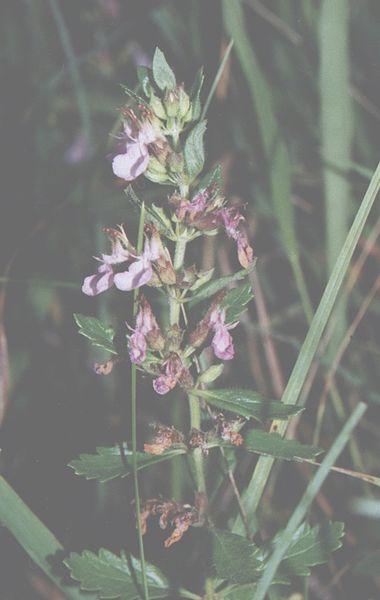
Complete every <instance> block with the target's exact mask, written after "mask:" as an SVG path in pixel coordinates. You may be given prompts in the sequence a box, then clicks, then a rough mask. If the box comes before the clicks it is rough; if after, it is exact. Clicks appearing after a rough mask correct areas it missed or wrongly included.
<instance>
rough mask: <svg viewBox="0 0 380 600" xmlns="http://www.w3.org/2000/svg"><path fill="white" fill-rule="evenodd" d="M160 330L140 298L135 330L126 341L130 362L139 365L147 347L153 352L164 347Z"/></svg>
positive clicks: (146, 305)
mask: <svg viewBox="0 0 380 600" xmlns="http://www.w3.org/2000/svg"><path fill="white" fill-rule="evenodd" d="M164 343H165V342H164V338H163V337H162V334H161V331H160V328H159V326H158V324H157V321H156V318H155V316H154V314H153V312H152V309H151V306H150V304H149V302H148V301H147V300H146V298H145V296H143V295H141V297H140V309H139V312H138V313H137V316H136V328H135V329H134V331H133V334H132V335H131V336H130V338H129V341H128V348H129V357H130V359H131V362H133V363H135V364H137V365H139V364H141V363H143V362H144V360H145V358H146V351H147V349H148V346H149V347H151V348H153V349H154V350H158V349H162V347H163V345H164Z"/></svg>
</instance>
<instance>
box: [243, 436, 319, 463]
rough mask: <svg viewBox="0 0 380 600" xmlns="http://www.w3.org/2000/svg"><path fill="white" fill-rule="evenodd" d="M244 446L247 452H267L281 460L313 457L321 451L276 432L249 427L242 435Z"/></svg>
mask: <svg viewBox="0 0 380 600" xmlns="http://www.w3.org/2000/svg"><path fill="white" fill-rule="evenodd" d="M244 447H245V449H246V450H248V451H249V452H257V453H258V454H267V455H270V456H274V457H275V458H281V459H283V460H295V459H297V458H298V459H299V458H304V459H308V460H310V459H313V458H315V457H316V456H318V454H321V453H322V452H323V450H322V448H318V447H317V446H308V445H306V444H300V442H297V441H296V440H285V439H284V438H282V437H281V436H280V435H279V434H278V433H267V432H266V431H261V430H260V429H251V431H248V433H246V434H245V435H244Z"/></svg>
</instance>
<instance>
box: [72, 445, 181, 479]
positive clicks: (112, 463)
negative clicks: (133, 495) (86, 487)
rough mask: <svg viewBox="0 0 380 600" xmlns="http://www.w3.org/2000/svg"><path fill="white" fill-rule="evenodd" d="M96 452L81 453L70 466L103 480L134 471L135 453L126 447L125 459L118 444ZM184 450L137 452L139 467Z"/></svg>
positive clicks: (101, 448) (147, 465) (79, 472)
mask: <svg viewBox="0 0 380 600" xmlns="http://www.w3.org/2000/svg"><path fill="white" fill-rule="evenodd" d="M96 452H97V454H80V455H79V458H76V459H74V460H72V461H71V462H70V463H69V465H68V466H69V467H71V468H72V469H74V471H75V473H76V475H82V476H83V477H85V478H86V479H97V480H98V481H102V482H104V481H110V480H111V479H115V478H116V477H126V476H127V475H130V474H131V473H132V454H133V453H132V451H131V450H128V449H127V448H126V447H125V448H124V457H125V461H124V459H123V457H122V456H121V453H120V448H119V447H118V446H112V447H98V448H96ZM184 452H185V450H183V449H181V448H175V449H170V450H167V451H166V452H164V453H163V454H160V455H158V456H154V455H152V454H147V453H145V452H137V468H138V470H139V471H140V470H142V469H146V468H147V467H150V466H151V465H155V464H157V463H159V462H162V461H164V460H170V459H171V458H173V457H174V456H178V455H179V454H184ZM125 463H126V464H125Z"/></svg>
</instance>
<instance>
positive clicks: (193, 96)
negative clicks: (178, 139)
mask: <svg viewBox="0 0 380 600" xmlns="http://www.w3.org/2000/svg"><path fill="white" fill-rule="evenodd" d="M204 79H205V77H204V74H203V67H201V68H200V69H199V71H198V72H197V74H196V75H195V80H194V83H193V85H192V87H191V90H190V100H191V105H192V109H193V113H192V120H193V121H196V120H197V119H199V117H200V116H201V111H202V106H201V100H200V94H201V90H202V86H203V82H204Z"/></svg>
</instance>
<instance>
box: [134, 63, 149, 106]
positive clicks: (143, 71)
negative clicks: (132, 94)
mask: <svg viewBox="0 0 380 600" xmlns="http://www.w3.org/2000/svg"><path fill="white" fill-rule="evenodd" d="M151 77H152V69H148V67H145V66H144V65H139V66H138V67H137V78H138V80H139V83H140V85H141V89H142V91H143V92H144V94H145V96H146V97H147V98H149V96H150V93H151V90H152V83H151Z"/></svg>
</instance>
